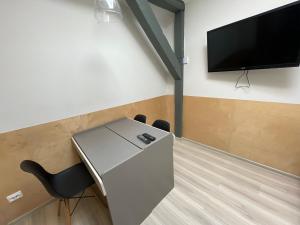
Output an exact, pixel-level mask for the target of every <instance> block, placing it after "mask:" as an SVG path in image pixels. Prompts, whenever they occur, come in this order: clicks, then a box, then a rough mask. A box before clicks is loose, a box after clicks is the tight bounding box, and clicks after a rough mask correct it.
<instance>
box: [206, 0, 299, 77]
mask: <svg viewBox="0 0 300 225" xmlns="http://www.w3.org/2000/svg"><path fill="white" fill-rule="evenodd" d="M207 55H208V72H218V71H234V70H252V69H266V68H280V67H295V66H299V63H300V1H297V2H294V3H292V4H289V5H286V6H283V7H280V8H277V9H274V10H271V11H269V12H265V13H263V14H260V15H257V16H253V17H250V18H248V19H244V20H241V21H238V22H235V23H232V24H229V25H226V26H223V27H220V28H217V29H214V30H211V31H208V32H207Z"/></svg>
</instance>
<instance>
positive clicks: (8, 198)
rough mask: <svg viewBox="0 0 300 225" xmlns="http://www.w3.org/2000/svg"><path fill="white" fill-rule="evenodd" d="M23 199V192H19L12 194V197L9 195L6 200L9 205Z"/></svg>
mask: <svg viewBox="0 0 300 225" xmlns="http://www.w3.org/2000/svg"><path fill="white" fill-rule="evenodd" d="M22 197H23V193H22V191H17V192H15V193H13V194H11V195H8V196H7V197H6V199H7V201H8V202H9V203H12V202H14V201H16V200H18V199H19V198H22Z"/></svg>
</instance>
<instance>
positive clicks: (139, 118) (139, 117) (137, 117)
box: [134, 114, 147, 123]
mask: <svg viewBox="0 0 300 225" xmlns="http://www.w3.org/2000/svg"><path fill="white" fill-rule="evenodd" d="M134 120H136V121H139V122H141V123H146V120H147V117H146V116H145V115H142V114H138V115H136V116H135V117H134Z"/></svg>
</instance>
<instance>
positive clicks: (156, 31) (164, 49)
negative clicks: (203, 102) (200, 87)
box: [126, 0, 182, 80]
mask: <svg viewBox="0 0 300 225" xmlns="http://www.w3.org/2000/svg"><path fill="white" fill-rule="evenodd" d="M163 1H165V0H162V2H163ZM126 2H127V4H128V6H129V7H130V8H131V10H132V12H133V13H134V15H135V16H136V18H137V20H138V21H139V23H140V25H141V26H142V28H143V30H144V31H145V33H146V35H147V36H148V38H149V40H150V41H151V43H152V45H153V46H154V48H155V49H156V51H157V53H158V54H159V56H160V58H161V59H162V61H163V62H164V63H165V65H166V66H167V68H168V70H169V72H170V73H171V75H172V76H173V78H174V79H175V80H180V79H181V78H182V69H181V63H180V61H179V59H178V58H177V56H176V55H175V53H174V51H173V50H172V48H171V46H170V44H169V42H168V40H167V38H166V37H165V35H164V33H163V31H162V29H161V27H160V25H159V23H158V21H157V19H156V17H155V15H154V13H153V11H152V9H151V6H150V3H149V2H148V0H126ZM154 2H157V1H154ZM165 2H167V1H165Z"/></svg>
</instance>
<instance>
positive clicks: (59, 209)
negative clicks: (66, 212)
mask: <svg viewBox="0 0 300 225" xmlns="http://www.w3.org/2000/svg"><path fill="white" fill-rule="evenodd" d="M61 202H62V200H61V199H59V200H58V211H57V215H58V216H60V211H61Z"/></svg>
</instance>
